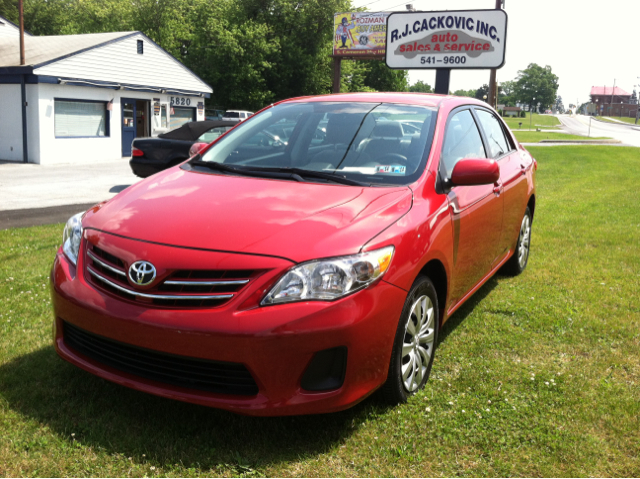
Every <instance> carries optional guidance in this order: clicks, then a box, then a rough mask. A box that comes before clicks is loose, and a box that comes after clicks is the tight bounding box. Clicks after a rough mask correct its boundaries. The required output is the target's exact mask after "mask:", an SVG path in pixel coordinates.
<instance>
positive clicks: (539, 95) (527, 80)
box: [514, 63, 558, 111]
mask: <svg viewBox="0 0 640 479" xmlns="http://www.w3.org/2000/svg"><path fill="white" fill-rule="evenodd" d="M557 92H558V77H557V76H556V75H554V74H553V72H552V71H551V67H550V66H548V65H547V66H545V67H544V68H543V67H541V66H540V65H537V64H536V63H530V64H529V66H528V67H527V68H526V69H525V70H520V71H519V72H518V77H517V79H516V82H515V88H514V94H515V95H516V98H517V99H518V101H519V102H520V103H524V104H525V105H529V109H530V111H533V110H534V105H536V106H537V104H538V103H540V107H541V109H543V110H546V109H549V108H550V107H551V105H553V104H554V102H555V99H556V94H557ZM534 98H535V100H534Z"/></svg>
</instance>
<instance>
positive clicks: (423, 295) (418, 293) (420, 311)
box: [382, 276, 440, 404]
mask: <svg viewBox="0 0 640 479" xmlns="http://www.w3.org/2000/svg"><path fill="white" fill-rule="evenodd" d="M438 311H439V310H438V297H437V295H436V289H435V287H434V286H433V283H432V282H431V280H430V279H429V278H427V277H426V276H418V278H417V279H416V281H415V282H414V283H413V286H412V287H411V291H409V295H408V296H407V299H406V301H405V304H404V308H403V309H402V315H401V317H400V322H399V324H398V329H397V331H396V336H395V341H394V345H393V352H392V355H391V363H390V365H389V373H388V375H387V381H386V383H385V384H384V386H383V387H382V394H383V396H384V398H385V399H386V400H387V401H388V402H390V403H392V404H398V403H404V402H406V401H407V399H408V398H409V396H411V395H413V394H415V393H416V392H418V391H419V390H420V389H422V388H423V387H424V385H425V383H426V382H427V379H428V378H429V373H430V372H431V365H432V364H433V357H434V352H435V347H436V344H437V340H438V329H439V324H440V318H439V317H438V315H439V313H438Z"/></svg>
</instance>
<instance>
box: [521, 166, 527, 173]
mask: <svg viewBox="0 0 640 479" xmlns="http://www.w3.org/2000/svg"><path fill="white" fill-rule="evenodd" d="M520 173H522V174H523V175H526V174H527V167H526V166H525V165H523V164H520Z"/></svg>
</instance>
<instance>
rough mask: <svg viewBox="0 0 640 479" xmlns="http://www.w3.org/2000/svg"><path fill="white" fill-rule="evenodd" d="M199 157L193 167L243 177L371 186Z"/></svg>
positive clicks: (318, 174)
mask: <svg viewBox="0 0 640 479" xmlns="http://www.w3.org/2000/svg"><path fill="white" fill-rule="evenodd" d="M199 158H200V157H199V155H198V156H196V157H195V158H194V159H193V160H191V161H190V162H189V164H191V165H193V166H203V167H205V168H209V169H210V170H217V171H222V172H225V173H232V174H236V175H242V176H254V177H258V178H276V179H285V180H286V179H293V180H296V181H301V182H302V181H305V177H306V178H317V179H322V180H326V181H328V182H331V183H339V184H342V185H349V186H371V185H370V184H368V183H363V182H361V181H357V180H351V179H349V178H345V177H344V176H340V175H338V174H335V173H324V172H320V171H313V170H305V169H303V168H268V167H265V168H260V167H258V168H256V167H246V166H243V167H236V166H231V165H225V164H223V163H216V162H215V161H202V160H200V159H199Z"/></svg>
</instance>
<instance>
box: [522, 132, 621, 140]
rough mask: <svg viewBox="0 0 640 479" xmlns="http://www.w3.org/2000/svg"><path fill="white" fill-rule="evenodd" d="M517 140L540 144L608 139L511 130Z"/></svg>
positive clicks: (604, 138)
mask: <svg viewBox="0 0 640 479" xmlns="http://www.w3.org/2000/svg"><path fill="white" fill-rule="evenodd" d="M511 131H512V132H513V134H514V135H515V136H516V139H517V140H518V141H519V142H521V143H538V142H539V141H541V140H607V139H609V138H606V137H597V138H595V137H587V136H580V135H570V134H568V133H560V132H558V133H556V132H546V131H518V130H511Z"/></svg>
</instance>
